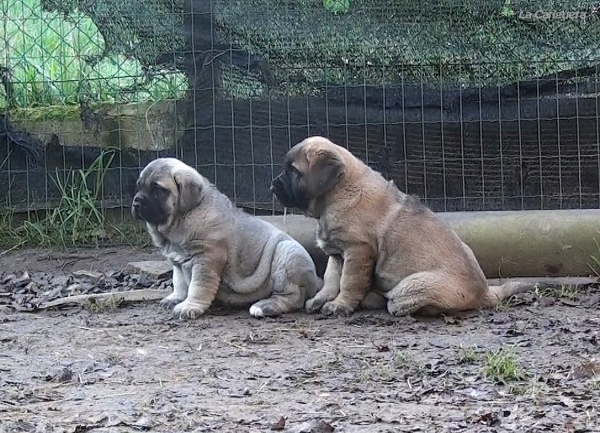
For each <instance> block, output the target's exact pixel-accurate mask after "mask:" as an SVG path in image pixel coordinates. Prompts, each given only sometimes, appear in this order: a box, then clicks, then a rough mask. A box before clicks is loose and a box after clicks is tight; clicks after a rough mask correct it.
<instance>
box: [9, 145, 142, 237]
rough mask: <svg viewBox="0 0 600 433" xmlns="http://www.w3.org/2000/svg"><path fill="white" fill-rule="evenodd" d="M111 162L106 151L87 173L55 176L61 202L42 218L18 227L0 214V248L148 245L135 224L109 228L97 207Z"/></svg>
mask: <svg viewBox="0 0 600 433" xmlns="http://www.w3.org/2000/svg"><path fill="white" fill-rule="evenodd" d="M113 158H114V152H113V151H110V150H107V151H106V152H104V153H102V154H101V155H100V156H99V157H98V158H97V159H96V160H95V161H94V162H93V163H92V165H91V166H90V167H89V168H88V169H86V170H73V171H66V172H64V173H61V174H59V172H57V173H56V175H55V177H54V178H53V181H54V183H55V184H56V186H57V188H58V190H59V193H60V196H61V198H60V202H59V203H58V205H57V206H56V207H54V208H53V209H50V210H48V211H47V212H46V214H45V215H43V216H41V217H39V216H37V215H32V217H31V218H27V219H26V220H25V221H22V222H21V223H19V222H17V221H16V218H15V215H14V213H12V212H10V211H4V212H2V213H0V221H1V225H0V244H1V245H4V246H8V247H20V246H25V245H32V246H33V245H35V246H42V247H56V246H58V247H61V248H71V247H76V246H79V245H99V244H102V243H107V242H110V243H111V244H112V243H115V242H119V241H121V242H125V243H129V244H132V243H141V242H147V240H148V238H147V236H145V234H144V233H143V228H142V227H140V226H139V225H135V224H134V223H128V224H124V223H121V224H112V223H111V222H110V221H109V220H108V219H107V217H106V214H105V212H104V210H102V209H101V207H100V201H101V199H102V198H103V196H104V194H103V192H104V176H105V174H106V170H107V169H108V167H109V166H110V164H111V162H112V160H113Z"/></svg>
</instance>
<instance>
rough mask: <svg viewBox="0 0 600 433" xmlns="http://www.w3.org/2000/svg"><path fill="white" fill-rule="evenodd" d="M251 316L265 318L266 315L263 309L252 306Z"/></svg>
mask: <svg viewBox="0 0 600 433" xmlns="http://www.w3.org/2000/svg"><path fill="white" fill-rule="evenodd" d="M250 314H251V315H252V316H254V317H264V316H265V313H264V311H263V309H262V308H260V307H257V306H256V305H252V306H251V307H250Z"/></svg>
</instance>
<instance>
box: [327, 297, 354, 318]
mask: <svg viewBox="0 0 600 433" xmlns="http://www.w3.org/2000/svg"><path fill="white" fill-rule="evenodd" d="M353 311H354V308H352V307H350V306H349V305H346V304H342V303H340V302H336V301H330V302H327V303H326V304H325V305H323V308H321V313H323V314H324V315H326V316H348V315H349V314H350V313H352V312H353Z"/></svg>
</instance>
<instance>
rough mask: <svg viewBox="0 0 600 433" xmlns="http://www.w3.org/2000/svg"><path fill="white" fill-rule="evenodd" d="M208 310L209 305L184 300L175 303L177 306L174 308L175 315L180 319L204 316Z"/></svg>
mask: <svg viewBox="0 0 600 433" xmlns="http://www.w3.org/2000/svg"><path fill="white" fill-rule="evenodd" d="M206 310H208V305H205V304H200V303H197V302H190V301H183V302H182V303H180V304H177V305H175V308H173V315H174V316H175V317H179V318H180V319H196V318H198V317H200V316H202V315H203V314H204V312H205V311H206Z"/></svg>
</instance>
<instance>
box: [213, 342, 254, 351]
mask: <svg viewBox="0 0 600 433" xmlns="http://www.w3.org/2000/svg"><path fill="white" fill-rule="evenodd" d="M221 340H222V341H223V343H225V344H227V345H229V346H231V347H235V348H236V349H240V350H247V351H248V352H253V353H257V352H256V350H252V349H248V348H247V347H244V346H240V345H238V344H233V343H230V342H229V341H227V340H225V339H221Z"/></svg>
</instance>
